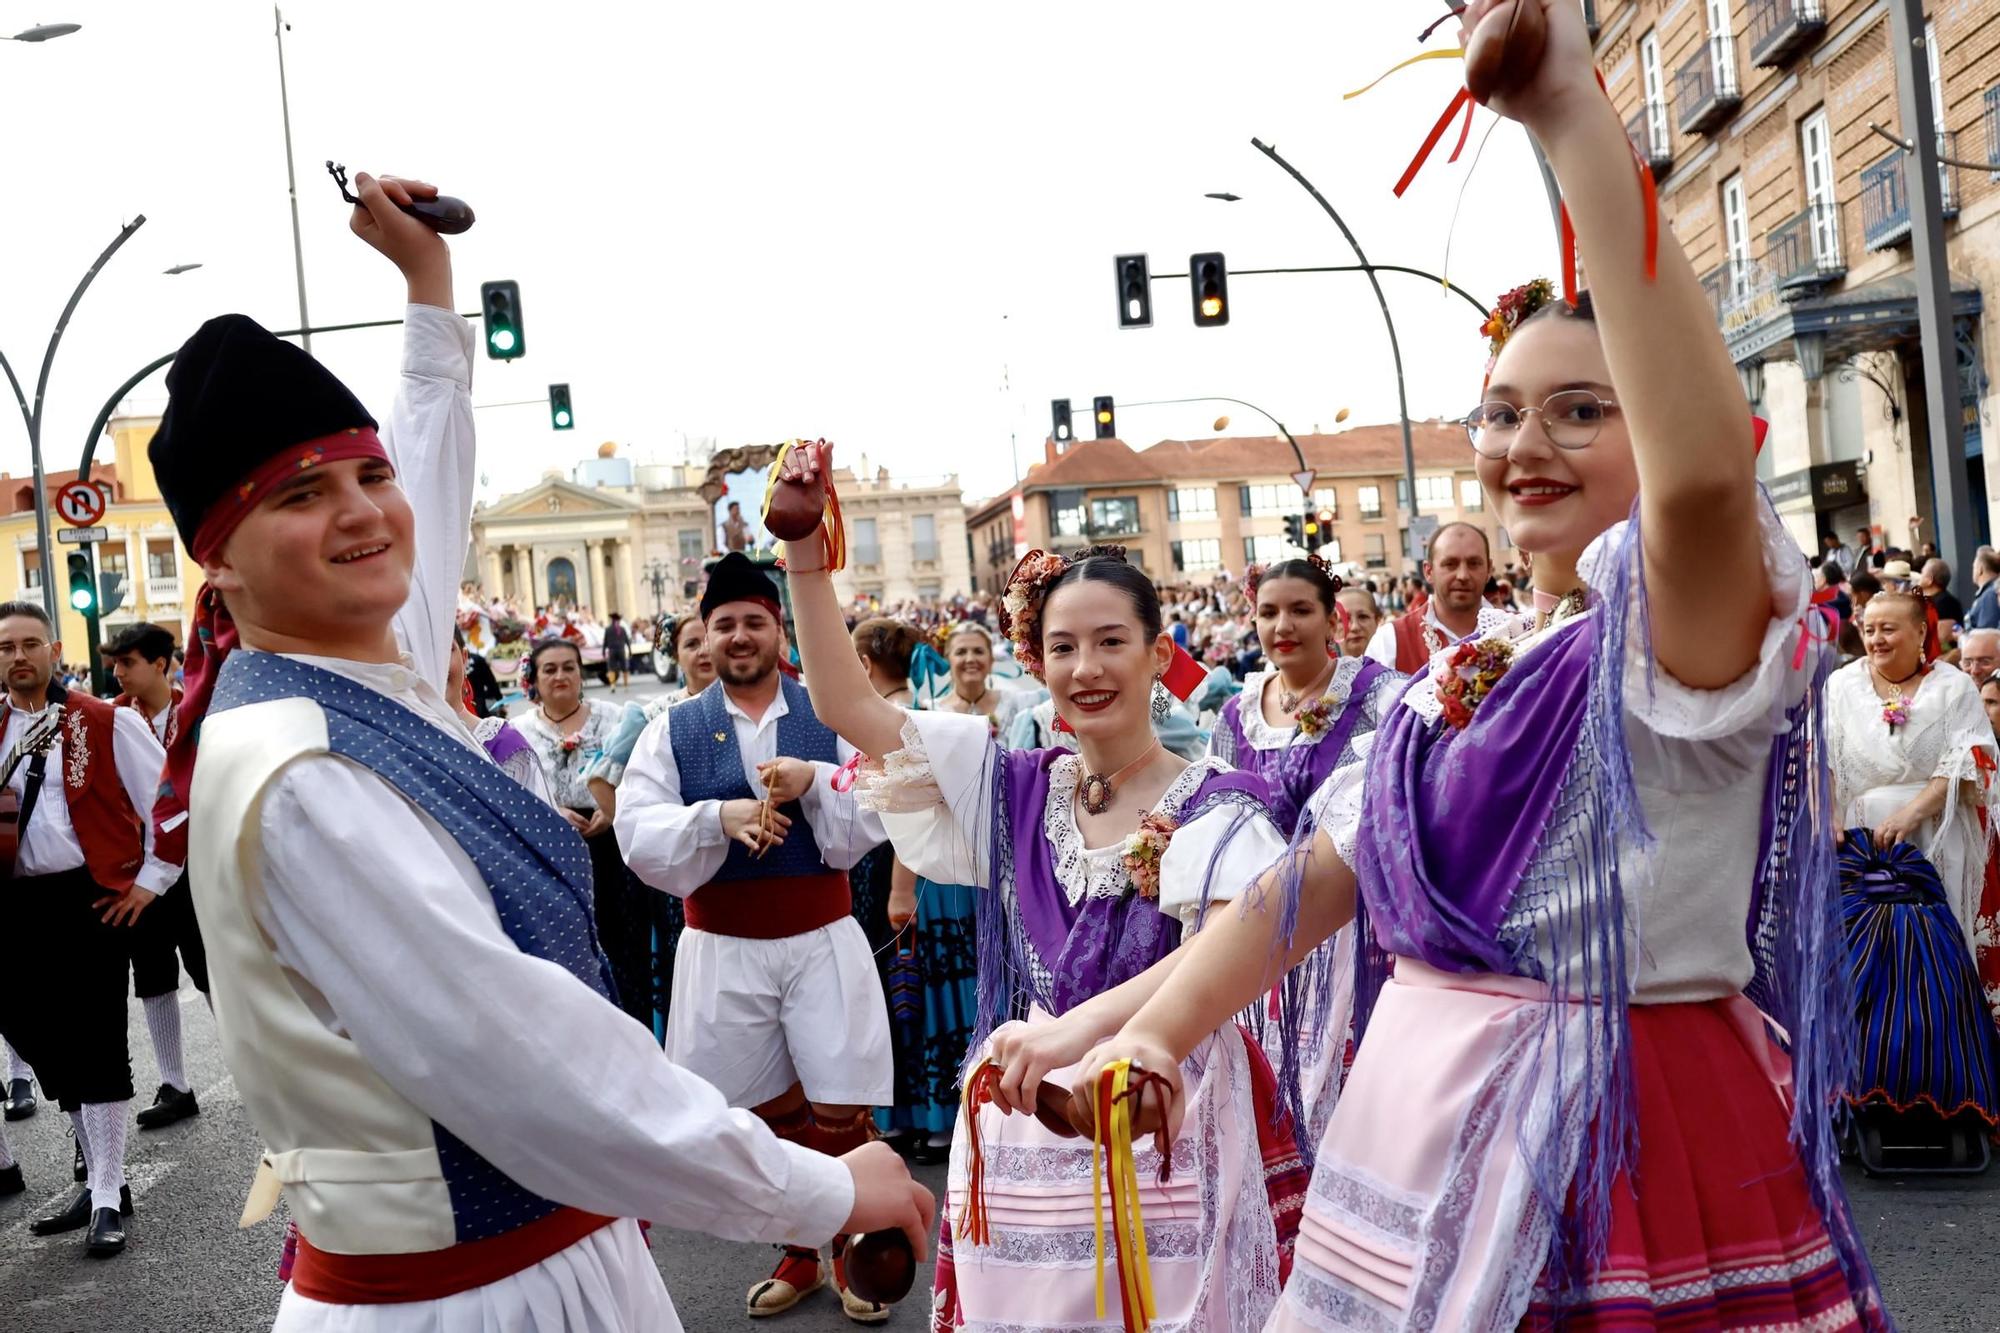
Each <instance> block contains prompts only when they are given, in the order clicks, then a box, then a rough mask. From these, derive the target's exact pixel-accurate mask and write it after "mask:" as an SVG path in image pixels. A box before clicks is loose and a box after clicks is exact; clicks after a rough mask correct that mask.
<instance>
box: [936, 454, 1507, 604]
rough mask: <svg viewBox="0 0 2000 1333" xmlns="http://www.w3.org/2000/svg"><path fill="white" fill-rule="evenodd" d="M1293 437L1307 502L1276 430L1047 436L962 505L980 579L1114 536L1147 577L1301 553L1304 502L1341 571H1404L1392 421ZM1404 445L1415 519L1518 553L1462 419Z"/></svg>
mask: <svg viewBox="0 0 2000 1333" xmlns="http://www.w3.org/2000/svg"><path fill="white" fill-rule="evenodd" d="M1297 438H1298V442H1299V448H1300V450H1301V451H1302V452H1303V453H1304V454H1305V457H1306V465H1307V466H1308V467H1309V468H1311V469H1312V471H1313V472H1314V474H1315V478H1314V482H1313V494H1312V498H1311V501H1310V502H1308V501H1307V499H1306V497H1305V494H1304V493H1303V492H1302V491H1300V489H1299V486H1298V483H1297V482H1296V481H1295V480H1293V477H1292V474H1293V473H1294V472H1296V471H1298V470H1299V465H1298V459H1297V456H1296V455H1295V454H1293V452H1292V448H1291V445H1289V444H1288V443H1286V441H1285V440H1283V439H1282V438H1280V437H1277V436H1268V437H1240V436H1232V437H1224V438H1220V439H1212V440H1162V441H1160V442H1159V443H1158V444H1155V445H1152V446H1151V447H1150V448H1146V449H1142V450H1135V449H1133V448H1132V447H1131V446H1130V445H1128V444H1126V443H1125V442H1124V441H1122V440H1097V439H1090V440H1077V441H1074V442H1073V443H1070V444H1069V445H1067V446H1064V447H1058V446H1057V445H1055V444H1054V443H1053V442H1050V443H1049V444H1047V445H1046V453H1045V456H1044V458H1043V460H1042V461H1041V462H1040V463H1037V464H1035V465H1034V466H1033V467H1032V468H1030V469H1028V474H1027V476H1025V477H1023V478H1022V479H1021V484H1020V485H1019V486H1018V487H1015V488H1014V489H1013V490H1011V491H1008V492H1007V493H1006V494H1004V495H1000V496H998V497H996V498H994V499H992V500H987V501H983V502H981V503H980V504H978V505H975V506H973V507H972V508H971V509H970V510H968V512H967V515H966V523H967V527H968V529H969V531H970V534H971V556H972V561H973V567H974V574H975V577H976V579H977V581H978V586H979V587H980V588H981V589H984V590H988V591H991V590H996V589H998V588H999V587H1001V586H1002V584H1003V583H1004V582H1005V580H1006V578H1007V575H1008V574H1009V572H1011V571H1012V569H1013V567H1014V562H1015V561H1017V560H1018V559H1020V557H1021V556H1022V555H1023V554H1024V553H1026V552H1027V551H1028V550H1030V549H1032V548H1034V547H1037V546H1040V547H1046V548H1051V549H1057V550H1067V549H1070V548H1073V547H1078V546H1084V545H1087V544H1090V543H1093V542H1116V543H1119V544H1120V545H1123V546H1124V547H1125V548H1126V554H1127V558H1128V559H1131V560H1132V561H1134V562H1135V563H1137V564H1138V565H1139V566H1140V567H1141V568H1143V569H1145V570H1146V571H1147V572H1148V573H1150V574H1151V575H1152V576H1153V578H1154V579H1155V580H1156V581H1159V582H1171V581H1174V580H1177V579H1181V578H1194V579H1200V578H1204V577H1208V576H1211V575H1214V574H1218V573H1223V572H1228V573H1233V574H1241V573H1242V572H1243V570H1244V569H1245V568H1246V567H1247V566H1249V565H1250V564H1251V563H1253V562H1254V563H1259V564H1270V563H1272V562H1274V561H1278V560H1282V559H1285V558H1287V557H1288V556H1293V555H1297V554H1299V553H1300V548H1298V547H1296V546H1292V545H1290V544H1289V543H1288V541H1287V539H1286V536H1285V519H1286V518H1287V516H1290V515H1296V514H1299V513H1301V512H1304V511H1306V510H1308V509H1309V510H1311V512H1312V513H1313V514H1314V515H1315V517H1317V516H1318V515H1319V514H1322V513H1330V514H1331V516H1332V519H1331V523H1330V525H1329V527H1328V530H1326V531H1322V532H1316V533H1314V534H1313V535H1312V536H1311V537H1310V538H1309V539H1308V540H1309V542H1310V543H1311V544H1312V545H1313V546H1314V548H1315V549H1316V550H1317V551H1318V552H1319V553H1320V554H1322V555H1324V556H1325V557H1326V559H1328V560H1329V561H1331V562H1332V563H1334V564H1336V565H1342V566H1347V567H1351V570H1350V572H1370V573H1379V574H1394V573H1400V572H1403V571H1406V570H1411V569H1414V568H1415V565H1414V562H1412V561H1411V560H1410V559H1409V557H1408V554H1407V552H1408V550H1409V535H1408V534H1409V529H1410V526H1411V519H1412V514H1413V511H1412V507H1411V504H1410V496H1409V493H1408V492H1409V487H1408V484H1407V479H1406V477H1405V475H1404V471H1403V436H1402V428H1401V426H1400V425H1396V424H1390V425H1379V426H1357V427H1354V428H1353V429H1351V430H1346V431H1341V432H1339V433H1337V434H1333V435H1301V436H1299V437H1297ZM1411 445H1412V449H1413V451H1414V453H1415V455H1416V462H1417V496H1416V501H1417V503H1416V507H1415V510H1414V513H1415V514H1416V515H1417V516H1420V517H1422V518H1423V519H1424V520H1426V521H1427V522H1429V521H1435V522H1437V523H1449V522H1466V523H1471V524H1473V525H1474V526H1475V527H1478V528H1480V529H1481V530H1482V531H1484V532H1485V533H1486V534H1487V536H1488V539H1489V540H1490V541H1491V542H1492V543H1493V546H1494V557H1495V560H1496V561H1497V562H1498V563H1499V564H1500V565H1502V566H1504V565H1506V564H1507V563H1508V562H1509V561H1510V560H1514V559H1516V558H1517V553H1516V552H1515V551H1514V550H1513V548H1512V547H1511V546H1509V545H1507V543H1506V534H1505V533H1504V532H1502V531H1501V529H1500V526H1499V524H1498V522H1497V521H1496V520H1494V518H1493V517H1492V515H1491V514H1490V513H1489V512H1488V510H1487V508H1486V499H1485V495H1484V493H1483V492H1482V491H1481V490H1480V488H1479V479H1478V476H1477V474H1476V473H1475V471H1474V469H1473V454H1472V448H1471V446H1470V445H1469V444H1468V443H1467V441H1466V438H1465V431H1464V429H1463V428H1462V427H1460V426H1458V425H1456V424H1445V423H1440V422H1434V421H1432V422H1417V423H1413V424H1412V426H1411Z"/></svg>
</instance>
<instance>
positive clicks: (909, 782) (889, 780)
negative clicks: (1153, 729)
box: [855, 712, 1285, 927]
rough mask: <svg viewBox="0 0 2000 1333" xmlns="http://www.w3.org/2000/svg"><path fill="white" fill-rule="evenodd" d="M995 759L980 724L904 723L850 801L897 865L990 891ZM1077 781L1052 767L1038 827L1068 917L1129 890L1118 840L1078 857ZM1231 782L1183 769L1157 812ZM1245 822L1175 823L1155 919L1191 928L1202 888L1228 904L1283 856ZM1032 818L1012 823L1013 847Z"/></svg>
mask: <svg viewBox="0 0 2000 1333" xmlns="http://www.w3.org/2000/svg"><path fill="white" fill-rule="evenodd" d="M1000 756H1001V751H1000V748H999V746H997V745H996V744H994V741H993V737H992V732H991V730H990V729H989V728H988V727H987V726H986V725H985V719H983V718H981V717H977V716H971V717H967V716H961V715H958V714H953V713H929V712H919V713H911V714H910V715H909V716H908V717H907V718H906V719H905V720H904V722H903V747H902V748H901V749H900V750H897V751H895V752H893V753H891V754H890V755H888V756H887V757H886V758H885V759H884V760H883V762H882V764H881V766H880V767H879V768H874V767H873V766H871V768H870V770H864V772H863V775H862V777H861V780H860V782H859V784H857V786H856V788H855V791H856V794H857V796H858V797H859V798H860V800H861V803H862V805H863V807H864V808H867V809H873V810H879V811H880V812H881V813H882V822H883V824H884V825H885V826H886V827H887V828H888V831H889V839H890V841H891V842H893V843H894V844H895V846H896V856H897V859H899V860H900V861H902V863H903V864H904V865H906V866H908V867H909V868H910V869H912V870H914V871H916V872H917V874H919V875H922V876H924V877H925V878H926V879H929V880H931V881H933V882H934V883H939V884H971V885H974V886H976V887H979V888H991V887H992V886H993V874H992V866H991V864H990V862H991V844H992V837H993V823H992V821H993V818H994V811H993V799H992V792H993V783H992V776H993V770H992V766H993V765H994V764H997V763H999V762H1000ZM1082 770H1083V760H1082V758H1081V756H1079V755H1074V754H1067V755H1063V756H1062V757H1060V758H1058V759H1057V760H1056V761H1055V765H1054V767H1053V769H1052V770H1051V771H1050V774H1049V799H1048V804H1047V805H1046V806H1045V807H1044V808H1043V810H1042V811H1041V821H1040V824H1041V832H1042V837H1043V838H1044V839H1045V840H1046V841H1047V842H1048V845H1049V851H1050V855H1051V857H1052V859H1053V860H1054V862H1055V873H1056V880H1057V882H1058V883H1060V884H1061V885H1062V887H1063V892H1064V893H1065V895H1066V896H1067V897H1068V898H1069V901H1070V903H1071V905H1073V906H1074V905H1076V904H1079V903H1081V902H1083V900H1084V899H1085V898H1091V897H1115V896H1117V895H1118V894H1121V893H1124V892H1126V891H1127V890H1128V889H1129V888H1130V886H1131V881H1130V877H1129V876H1128V875H1127V874H1126V871H1125V867H1124V863H1123V858H1124V854H1125V845H1124V840H1123V839H1120V840H1119V841H1118V842H1116V843H1113V844H1112V845H1110V846H1108V847H1090V846H1086V845H1085V843H1084V840H1083V833H1082V831H1081V830H1079V829H1078V827H1077V823H1076V788H1077V784H1078V782H1079V781H1080V780H1081V777H1082ZM1227 771H1229V765H1227V764H1225V763H1223V762H1222V761H1221V760H1219V759H1200V760H1197V761H1195V762H1194V763H1192V764H1189V765H1188V767H1187V768H1186V770H1184V771H1183V772H1182V773H1181V774H1180V776H1179V777H1177V778H1175V779H1174V781H1173V782H1172V783H1171V784H1170V785H1169V786H1168V787H1167V790H1166V791H1165V792H1164V793H1162V794H1161V797H1160V799H1159V801H1157V802H1156V803H1155V804H1154V806H1153V810H1154V812H1157V813H1161V814H1165V815H1168V816H1170V817H1176V818H1177V817H1178V816H1179V814H1180V811H1181V808H1182V807H1183V806H1184V805H1185V804H1186V802H1187V801H1188V799H1189V798H1190V797H1192V796H1193V795H1194V793H1195V790H1196V788H1198V787H1199V786H1200V785H1201V783H1202V782H1203V780H1205V779H1206V778H1207V777H1209V776H1210V775H1211V774H1214V773H1222V772H1227ZM1242 811H1243V807H1242V806H1240V805H1236V804H1233V803H1229V802H1224V803H1221V804H1218V805H1216V806H1214V807H1212V808H1210V809H1209V810H1207V811H1205V812H1203V813H1202V814H1199V815H1197V816H1195V817H1194V818H1193V819H1192V820H1189V821H1188V822H1187V823H1185V824H1182V825H1181V826H1180V827H1179V828H1178V829H1176V830H1175V832H1174V835H1173V839H1172V841H1170V842H1169V843H1168V844H1167V851H1166V854H1165V856H1164V857H1162V859H1161V862H1160V910H1161V911H1162V912H1166V913H1168V914H1169V915H1171V916H1174V917H1175V918H1177V919H1178V920H1179V921H1180V922H1181V924H1182V926H1183V927H1192V926H1193V925H1194V924H1195V923H1196V921H1197V919H1198V918H1199V915H1200V912H1201V908H1202V904H1203V902H1204V896H1203V891H1204V888H1206V890H1207V896H1206V901H1209V902H1227V901H1229V900H1230V899H1233V898H1234V897H1236V896H1237V894H1238V893H1239V892H1241V891H1242V890H1243V889H1244V888H1245V887H1246V886H1248V885H1249V884H1250V883H1252V882H1253V881H1254V880H1256V879H1257V878H1258V876H1260V875H1262V874H1263V873H1264V871H1266V870H1268V869H1269V868H1270V867H1271V866H1272V864H1274V863H1275V862H1276V861H1277V860H1278V858H1279V857H1280V856H1282V855H1283V854H1284V851H1285V839H1284V838H1283V836H1281V835H1280V834H1279V832H1278V830H1277V828H1276V826H1274V825H1273V824H1272V823H1271V821H1270V820H1269V818H1267V817H1265V816H1263V815H1261V814H1259V815H1255V816H1253V817H1251V818H1249V819H1247V820H1246V819H1244V818H1242ZM1031 817H1032V816H1031V814H1029V813H1028V812H1023V811H1014V812H1012V818H1013V820H1014V823H1015V829H1016V836H1020V831H1021V830H1022V829H1023V828H1024V827H1026V826H1028V825H1027V821H1028V819H1029V818H1031ZM1218 849H1220V856H1219V857H1218V856H1217V851H1218ZM1212 858H1213V859H1214V865H1213V867H1212V870H1213V876H1212V878H1211V874H1210V872H1211V865H1210V862H1211V859H1212Z"/></svg>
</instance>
